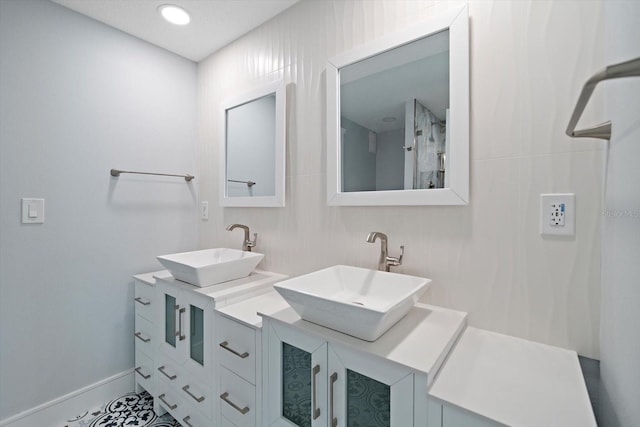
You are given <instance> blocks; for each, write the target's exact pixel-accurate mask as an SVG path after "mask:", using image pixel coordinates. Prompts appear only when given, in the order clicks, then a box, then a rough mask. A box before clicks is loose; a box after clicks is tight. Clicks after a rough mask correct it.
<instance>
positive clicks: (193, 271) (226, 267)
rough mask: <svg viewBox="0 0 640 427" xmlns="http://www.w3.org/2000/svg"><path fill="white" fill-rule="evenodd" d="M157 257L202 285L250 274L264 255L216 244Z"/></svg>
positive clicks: (176, 272)
mask: <svg viewBox="0 0 640 427" xmlns="http://www.w3.org/2000/svg"><path fill="white" fill-rule="evenodd" d="M157 258H158V261H160V264H162V265H163V266H164V267H165V268H166V269H167V270H169V271H170V272H171V274H172V275H173V277H175V278H176V279H177V280H180V281H183V282H187V283H190V284H192V285H195V286H200V287H203V286H212V285H217V284H218V283H222V282H228V281H229V280H235V279H240V278H242V277H246V276H248V275H249V274H250V273H251V272H252V271H253V269H254V268H256V266H257V265H258V264H259V263H260V261H262V258H264V255H263V254H259V253H256V252H246V251H241V250H238V249H227V248H213V249H203V250H200V251H191V252H181V253H177V254H170V255H162V256H159V257H157Z"/></svg>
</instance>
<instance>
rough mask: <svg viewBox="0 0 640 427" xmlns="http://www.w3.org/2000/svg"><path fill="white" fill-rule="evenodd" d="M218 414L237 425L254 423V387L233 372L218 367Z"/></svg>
mask: <svg viewBox="0 0 640 427" xmlns="http://www.w3.org/2000/svg"><path fill="white" fill-rule="evenodd" d="M219 392H220V396H219V397H220V414H221V415H223V416H224V417H226V418H227V419H229V420H230V421H231V422H232V423H233V424H234V425H236V426H237V427H254V426H255V425H256V417H257V414H256V407H255V406H256V387H255V386H254V385H253V384H251V383H249V382H247V381H245V380H243V379H242V378H240V377H239V376H237V375H236V374H234V373H233V372H231V371H229V370H228V369H225V368H222V367H221V368H220V389H219Z"/></svg>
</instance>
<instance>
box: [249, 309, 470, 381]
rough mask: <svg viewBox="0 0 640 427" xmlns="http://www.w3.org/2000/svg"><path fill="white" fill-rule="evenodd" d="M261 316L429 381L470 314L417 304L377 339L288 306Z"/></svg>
mask: <svg viewBox="0 0 640 427" xmlns="http://www.w3.org/2000/svg"><path fill="white" fill-rule="evenodd" d="M259 314H260V315H261V316H264V317H266V318H269V319H273V320H275V321H278V322H282V323H286V324H290V325H293V326H295V327H297V328H299V329H301V330H303V331H305V332H306V333H310V334H313V335H316V336H319V337H321V338H323V339H327V340H329V341H331V342H337V343H340V344H343V345H345V346H347V347H351V348H353V349H355V350H359V351H364V352H367V353H369V354H372V355H374V356H378V357H380V358H384V359H386V360H388V361H391V362H393V363H397V364H399V365H401V366H405V367H408V368H409V369H412V370H413V371H415V372H418V373H422V374H425V375H426V376H427V384H430V383H431V382H432V379H433V378H432V377H433V375H434V374H435V373H436V372H437V371H438V370H439V369H440V366H441V365H442V362H443V361H444V358H445V357H446V355H447V353H448V352H449V350H450V349H451V347H452V346H453V343H454V342H455V340H456V338H457V337H458V335H459V334H460V332H461V331H462V329H463V328H464V326H465V325H466V321H467V320H466V319H467V313H463V312H461V311H455V310H449V309H446V308H442V307H436V306H432V305H426V304H416V305H415V306H414V307H413V308H412V309H411V311H409V313H408V314H407V315H406V316H405V317H404V318H402V319H401V320H400V321H399V322H398V323H396V324H395V325H394V326H393V327H392V328H391V329H389V330H388V331H387V332H385V333H384V334H383V335H382V336H381V337H380V338H378V339H377V340H376V341H374V342H368V341H363V340H361V339H358V338H355V337H352V336H350V335H346V334H343V333H341V332H338V331H334V330H332V329H328V328H325V327H323V326H320V325H316V324H314V323H311V322H307V321H305V320H302V319H301V318H300V316H298V314H297V313H296V312H295V311H293V309H291V308H290V307H288V306H287V308H285V309H284V310H281V311H277V312H274V313H264V312H262V311H259Z"/></svg>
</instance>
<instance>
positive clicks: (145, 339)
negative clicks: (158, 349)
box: [134, 316, 156, 356]
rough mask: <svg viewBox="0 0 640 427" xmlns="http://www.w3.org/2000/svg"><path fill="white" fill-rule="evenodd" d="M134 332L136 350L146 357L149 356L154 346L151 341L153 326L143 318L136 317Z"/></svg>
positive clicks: (153, 341)
mask: <svg viewBox="0 0 640 427" xmlns="http://www.w3.org/2000/svg"><path fill="white" fill-rule="evenodd" d="M134 330H135V332H134V338H135V343H136V346H135V347H136V350H141V351H143V352H144V353H146V355H147V356H151V355H152V354H153V347H155V344H156V343H155V340H154V339H153V325H152V324H151V322H149V321H148V320H147V319H145V318H144V317H141V316H136V319H135V327H134Z"/></svg>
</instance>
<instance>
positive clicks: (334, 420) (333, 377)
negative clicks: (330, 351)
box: [329, 372, 338, 427]
mask: <svg viewBox="0 0 640 427" xmlns="http://www.w3.org/2000/svg"><path fill="white" fill-rule="evenodd" d="M336 381H338V373H337V372H334V373H333V374H331V376H330V377H329V382H330V383H331V385H330V386H329V421H330V422H331V427H337V426H338V418H337V417H334V416H333V386H334V385H335V383H336Z"/></svg>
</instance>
